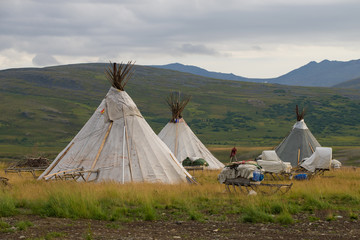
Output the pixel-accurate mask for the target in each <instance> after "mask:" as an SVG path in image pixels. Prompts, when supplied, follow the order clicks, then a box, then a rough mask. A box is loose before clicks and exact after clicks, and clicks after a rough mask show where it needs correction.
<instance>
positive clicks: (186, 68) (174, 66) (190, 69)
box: [151, 63, 263, 82]
mask: <svg viewBox="0 0 360 240" xmlns="http://www.w3.org/2000/svg"><path fill="white" fill-rule="evenodd" d="M151 67H156V68H162V69H170V70H175V71H179V72H186V73H191V74H195V75H199V76H203V77H209V78H216V79H224V80H234V81H246V82H263V81H262V80H261V79H252V78H245V77H240V76H236V75H234V74H232V73H220V72H210V71H208V70H206V69H203V68H200V67H196V66H191V65H183V64H181V63H170V64H167V65H153V66H151Z"/></svg>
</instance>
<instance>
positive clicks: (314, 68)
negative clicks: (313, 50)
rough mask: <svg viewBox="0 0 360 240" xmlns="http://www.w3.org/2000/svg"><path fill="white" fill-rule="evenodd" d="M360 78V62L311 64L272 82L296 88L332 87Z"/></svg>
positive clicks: (325, 61) (327, 61) (326, 61)
mask: <svg viewBox="0 0 360 240" xmlns="http://www.w3.org/2000/svg"><path fill="white" fill-rule="evenodd" d="M357 77H360V60H352V61H348V62H341V61H329V60H324V61H322V62H320V63H317V62H310V63H308V64H306V65H305V66H302V67H301V68H298V69H296V70H293V71H291V72H289V73H287V74H285V75H282V76H280V77H278V78H276V79H274V80H273V81H272V82H274V83H279V84H286V85H296V86H318V87H332V86H335V85H337V84H339V83H341V82H345V81H348V80H350V79H354V78H357Z"/></svg>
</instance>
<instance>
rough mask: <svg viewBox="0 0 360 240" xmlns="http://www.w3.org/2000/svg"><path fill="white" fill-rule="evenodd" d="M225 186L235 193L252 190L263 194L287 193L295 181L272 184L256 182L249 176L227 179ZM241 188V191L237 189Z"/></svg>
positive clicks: (247, 192)
mask: <svg viewBox="0 0 360 240" xmlns="http://www.w3.org/2000/svg"><path fill="white" fill-rule="evenodd" d="M224 184H225V188H226V190H227V191H228V192H230V193H231V192H234V193H237V192H239V193H244V194H249V193H250V191H251V190H253V191H255V192H256V193H260V194H263V195H273V194H276V193H280V194H285V193H287V192H288V191H289V190H290V189H291V187H292V185H293V183H290V184H275V183H274V184H272V183H262V182H254V181H250V179H247V178H242V177H239V178H233V179H226V180H225V182H224ZM237 189H239V191H238V190H237Z"/></svg>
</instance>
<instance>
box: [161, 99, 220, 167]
mask: <svg viewBox="0 0 360 240" xmlns="http://www.w3.org/2000/svg"><path fill="white" fill-rule="evenodd" d="M189 100H190V97H184V98H183V99H182V100H181V99H180V94H177V93H172V94H171V95H170V96H169V97H168V98H167V103H168V105H169V107H170V109H171V112H172V118H171V120H170V122H169V123H168V124H166V126H165V127H164V128H163V129H162V130H161V132H160V133H159V137H160V138H161V140H163V141H164V143H166V145H167V146H168V147H169V148H170V150H171V151H172V152H173V153H174V154H175V156H176V158H177V159H178V160H179V161H180V162H182V161H183V160H184V159H186V158H188V157H189V158H190V159H191V158H192V159H195V158H203V159H204V160H205V161H206V162H207V163H208V164H209V166H208V168H209V169H222V168H224V164H223V163H221V162H220V161H219V160H217V159H216V158H215V157H214V156H213V155H212V154H211V153H210V151H209V150H208V149H207V148H206V147H205V146H204V144H203V143H202V142H201V141H200V140H199V139H198V138H197V137H196V135H195V134H194V133H193V131H191V129H190V127H189V126H188V125H187V124H186V122H185V120H184V119H183V118H182V116H181V113H182V111H183V110H184V108H185V106H186V104H187V103H188V102H189Z"/></svg>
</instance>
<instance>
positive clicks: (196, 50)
mask: <svg viewBox="0 0 360 240" xmlns="http://www.w3.org/2000/svg"><path fill="white" fill-rule="evenodd" d="M178 50H179V51H180V52H182V53H186V54H201V55H214V56H216V55H220V53H219V52H217V51H215V50H214V49H211V48H208V47H206V46H205V45H202V44H195V45H193V44H190V43H186V44H183V45H182V46H181V47H180V48H179V49H178Z"/></svg>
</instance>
